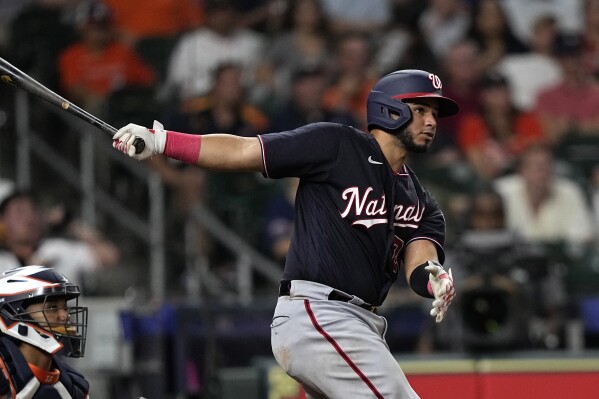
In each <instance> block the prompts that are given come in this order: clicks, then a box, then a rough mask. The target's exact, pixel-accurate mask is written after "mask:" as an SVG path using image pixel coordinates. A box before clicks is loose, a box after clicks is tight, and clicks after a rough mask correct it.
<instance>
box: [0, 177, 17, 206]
mask: <svg viewBox="0 0 599 399" xmlns="http://www.w3.org/2000/svg"><path fill="white" fill-rule="evenodd" d="M14 190H15V182H14V181H12V180H9V179H4V178H2V177H0V203H1V202H2V201H3V200H4V198H6V197H8V196H9V195H10V193H12V192H13V191H14Z"/></svg>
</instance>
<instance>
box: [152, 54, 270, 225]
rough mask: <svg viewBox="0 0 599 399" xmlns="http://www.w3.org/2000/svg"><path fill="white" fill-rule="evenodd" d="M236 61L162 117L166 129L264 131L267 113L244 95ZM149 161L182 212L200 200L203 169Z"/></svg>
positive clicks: (245, 133) (252, 133)
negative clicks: (204, 90) (207, 88)
mask: <svg viewBox="0 0 599 399" xmlns="http://www.w3.org/2000/svg"><path fill="white" fill-rule="evenodd" d="M241 75H242V70H241V67H240V66H239V65H236V64H229V63H225V64H222V65H220V66H218V67H217V68H216V70H215V71H214V76H215V77H214V80H213V81H214V83H213V86H212V89H211V90H210V91H209V92H208V94H206V95H205V96H201V97H197V98H193V99H189V100H186V101H185V102H183V103H182V104H181V106H180V108H178V109H174V110H173V111H172V112H171V113H170V114H168V115H167V116H166V117H165V120H164V124H165V126H166V128H167V129H169V130H175V131H186V132H187V131H189V132H197V133H198V134H201V133H203V132H232V133H234V134H237V135H239V136H255V135H256V134H258V133H260V132H263V131H265V129H266V128H267V126H268V119H267V117H266V116H265V115H264V114H263V113H262V112H261V111H260V110H259V109H258V108H256V107H255V106H253V105H251V104H250V103H249V102H248V101H247V99H246V90H245V86H244V84H243V82H242V77H241ZM149 162H150V165H151V166H152V167H153V168H154V169H155V170H156V171H158V172H159V174H160V175H161V176H162V178H163V180H164V182H165V183H166V184H167V186H169V187H171V188H172V189H174V193H175V197H176V203H175V204H174V205H175V207H176V209H179V210H180V211H181V212H182V213H183V214H185V213H186V212H187V211H188V210H189V209H190V208H191V207H193V206H194V205H196V204H198V203H200V202H202V201H203V200H204V199H205V198H204V193H203V190H204V189H203V187H204V180H205V173H204V171H201V170H199V169H198V168H189V167H186V166H185V165H183V164H180V163H173V162H169V161H167V160H166V159H163V158H159V157H155V158H153V159H152V160H150V161H149Z"/></svg>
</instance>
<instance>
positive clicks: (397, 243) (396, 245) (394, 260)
mask: <svg viewBox="0 0 599 399" xmlns="http://www.w3.org/2000/svg"><path fill="white" fill-rule="evenodd" d="M402 249H403V240H402V239H401V238H399V237H398V236H394V237H393V254H392V255H391V264H392V265H393V274H397V271H398V270H399V262H400V260H399V254H400V253H401V250H402Z"/></svg>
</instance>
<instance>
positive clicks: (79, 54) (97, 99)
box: [58, 1, 156, 274]
mask: <svg viewBox="0 0 599 399" xmlns="http://www.w3.org/2000/svg"><path fill="white" fill-rule="evenodd" d="M77 27H78V28H79V30H80V34H81V40H80V41H79V42H77V43H74V44H72V45H71V46H69V47H67V48H66V49H64V51H62V53H61V54H60V57H59V60H58V62H59V73H60V82H61V86H62V90H63V92H64V93H65V96H66V97H67V98H69V99H71V100H72V101H74V102H76V103H78V104H80V105H81V106H82V107H83V108H85V109H86V110H88V111H90V112H91V113H94V114H99V115H102V114H103V113H104V111H105V107H106V100H107V98H108V96H109V95H110V94H111V93H112V92H114V91H116V90H118V89H121V88H123V87H127V86H136V85H138V86H146V87H149V86H151V85H153V84H154V82H155V80H156V74H155V72H154V71H153V70H152V69H151V68H150V67H149V66H148V65H146V64H145V63H144V61H143V60H142V59H141V58H140V57H139V56H138V55H137V54H136V53H135V52H134V51H133V50H131V49H130V48H129V47H127V46H126V45H124V44H122V43H120V42H118V41H117V40H116V39H115V36H114V30H113V25H112V15H111V14H110V10H109V9H108V7H106V6H105V5H104V4H102V3H99V2H96V1H84V2H82V3H81V5H80V6H79V7H78V9H77ZM67 274H68V273H67Z"/></svg>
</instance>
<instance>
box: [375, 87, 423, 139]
mask: <svg viewBox="0 0 599 399" xmlns="http://www.w3.org/2000/svg"><path fill="white" fill-rule="evenodd" d="M367 119H368V129H372V128H375V127H378V128H380V129H383V130H386V131H389V132H395V131H397V130H399V129H401V128H402V127H403V126H405V125H406V124H408V123H409V122H410V120H412V111H411V110H410V107H409V106H408V105H407V104H406V103H404V102H403V101H401V100H399V99H393V98H391V97H390V95H389V94H387V93H382V92H379V91H372V92H370V94H369V95H368V101H367Z"/></svg>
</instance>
